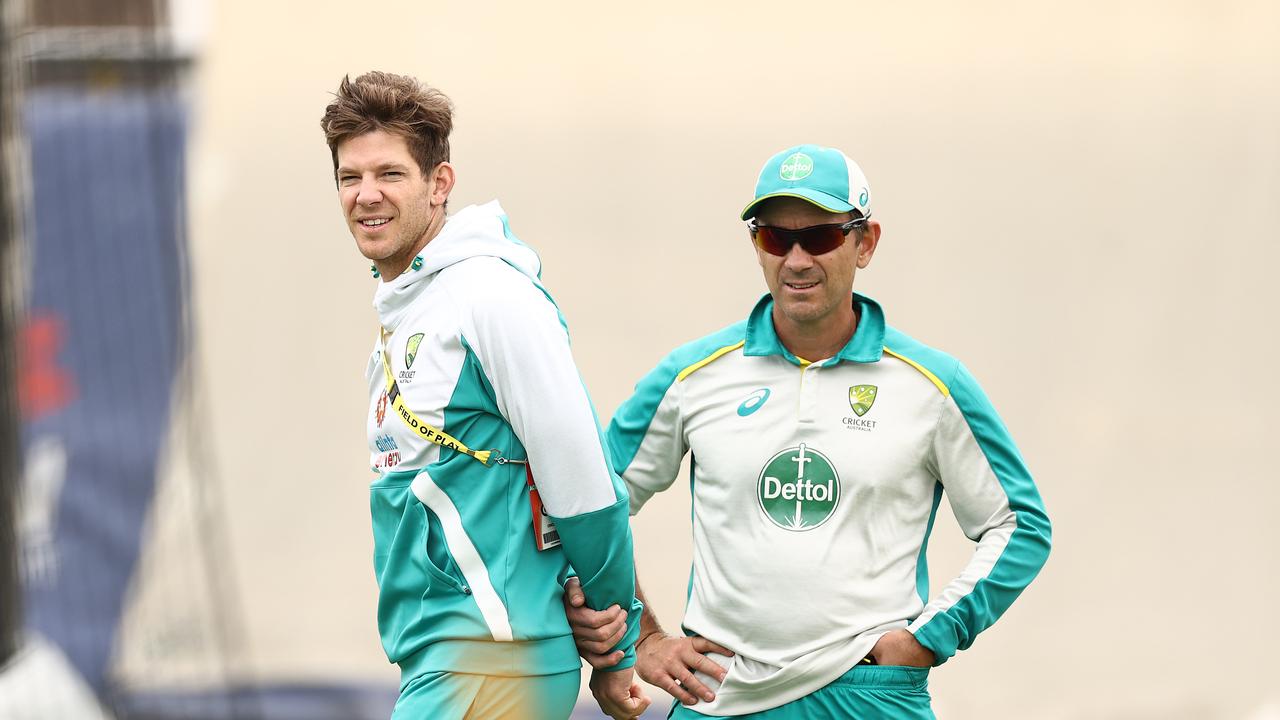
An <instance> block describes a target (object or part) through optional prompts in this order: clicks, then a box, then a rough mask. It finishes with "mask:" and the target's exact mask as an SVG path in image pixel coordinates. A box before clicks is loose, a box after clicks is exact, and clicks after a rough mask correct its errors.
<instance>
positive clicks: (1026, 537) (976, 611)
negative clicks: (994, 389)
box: [915, 365, 1052, 665]
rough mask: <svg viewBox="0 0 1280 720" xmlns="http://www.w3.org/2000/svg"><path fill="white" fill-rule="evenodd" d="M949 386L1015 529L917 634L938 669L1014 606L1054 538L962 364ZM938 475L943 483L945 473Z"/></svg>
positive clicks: (1012, 450) (1008, 440)
mask: <svg viewBox="0 0 1280 720" xmlns="http://www.w3.org/2000/svg"><path fill="white" fill-rule="evenodd" d="M949 387H950V390H951V399H952V400H953V401H954V402H955V404H956V406H957V407H958V408H959V410H960V413H961V414H962V415H963V417H964V420H965V422H966V423H967V424H968V427H969V430H970V431H971V433H972V439H973V441H976V444H977V449H978V450H979V451H980V452H981V453H982V455H983V456H984V457H985V459H986V462H987V464H988V465H989V466H990V467H991V470H992V473H993V474H994V475H995V478H996V480H997V481H998V482H999V484H1000V487H1001V488H1002V490H1003V492H1004V495H1005V496H1006V497H1007V498H1008V504H1009V511H1011V512H1012V516H1013V522H1012V525H1013V529H1012V532H1011V533H1010V534H1009V536H1008V541H1007V543H1006V544H1005V546H1004V548H1003V549H1002V550H1001V551H1000V554H999V556H998V557H997V558H996V560H995V563H994V564H993V565H992V566H991V568H990V571H989V572H988V573H987V574H986V575H985V577H982V578H981V579H979V580H978V581H977V582H976V583H975V584H974V586H973V588H972V590H970V591H969V592H968V593H967V594H965V595H964V596H963V597H962V598H960V600H959V601H958V602H956V603H955V604H953V605H952V606H951V607H949V608H947V609H946V610H944V611H942V612H939V613H937V614H936V615H934V616H933V617H932V618H931V619H929V620H928V622H927V623H925V624H924V625H923V626H921V627H920V628H918V629H916V630H915V636H916V639H917V640H918V641H919V642H920V644H922V645H924V646H925V647H927V648H929V649H930V650H932V651H933V653H934V655H935V656H936V657H935V664H938V665H940V664H942V663H943V662H946V660H947V659H948V658H950V657H951V656H952V655H954V654H955V653H956V651H957V650H964V649H966V648H968V647H969V646H970V645H971V644H972V643H973V641H974V639H975V638H976V637H977V635H978V633H980V632H982V631H983V630H985V629H987V628H988V627H990V626H991V625H992V624H993V623H995V621H996V620H997V619H999V617H1000V616H1001V615H1002V614H1003V613H1004V612H1005V611H1006V610H1007V609H1008V608H1009V606H1010V605H1012V604H1013V601H1014V600H1015V599H1017V597H1018V595H1019V594H1021V593H1022V591H1023V590H1024V589H1025V588H1026V587H1027V586H1028V585H1029V584H1030V583H1031V581H1032V580H1033V579H1034V578H1035V577H1036V575H1037V574H1038V573H1039V572H1040V569H1041V568H1042V567H1043V566H1044V564H1045V561H1046V560H1047V559H1048V557H1049V548H1050V544H1051V536H1052V529H1051V526H1050V523H1049V517H1048V515H1047V514H1046V512H1045V509H1044V503H1043V501H1042V500H1041V499H1040V492H1039V491H1038V490H1037V489H1036V485H1035V482H1034V481H1033V480H1032V478H1031V473H1030V471H1028V470H1027V466H1026V463H1025V462H1024V461H1023V459H1022V455H1021V454H1020V453H1019V452H1018V449H1017V447H1016V446H1015V445H1014V444H1013V439H1012V437H1010V435H1009V431H1008V429H1007V428H1006V427H1005V425H1004V423H1003V422H1001V420H1000V417H999V415H997V414H996V411H995V408H993V407H992V406H991V402H990V401H989V400H988V399H987V396H986V394H985V393H983V391H982V389H981V388H980V387H979V386H978V383H977V381H976V380H974V378H973V377H972V376H971V375H970V374H969V372H968V370H966V369H965V368H964V367H963V366H962V365H961V366H958V367H957V369H956V375H955V378H954V380H952V382H951V383H949ZM970 447H972V445H971V444H970ZM939 470H940V471H941V473H942V474H943V476H944V484H945V476H946V470H947V468H946V467H945V466H944V467H940V468H939ZM947 495H948V497H949V498H951V502H952V505H953V506H956V505H958V504H963V503H964V502H965V498H964V497H960V498H956V497H953V493H952V488H951V487H948V488H947ZM981 542H982V538H979V543H981Z"/></svg>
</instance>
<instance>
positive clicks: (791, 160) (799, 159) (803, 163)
mask: <svg viewBox="0 0 1280 720" xmlns="http://www.w3.org/2000/svg"><path fill="white" fill-rule="evenodd" d="M812 172H813V158H811V157H809V156H808V155H805V154H804V153H791V154H790V155H788V156H787V159H785V160H783V161H782V167H780V168H778V176H779V177H781V178H782V179H783V180H787V181H789V182H794V181H796V180H803V179H805V178H807V177H809V175H810V173H812Z"/></svg>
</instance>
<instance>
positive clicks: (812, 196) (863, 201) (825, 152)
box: [742, 145, 871, 220]
mask: <svg viewBox="0 0 1280 720" xmlns="http://www.w3.org/2000/svg"><path fill="white" fill-rule="evenodd" d="M775 197H796V198H800V199H802V200H808V201H809V202H811V203H813V204H814V205H817V206H818V207H820V208H822V209H823V210H827V211H829V212H834V213H846V212H855V211H856V212H858V213H861V214H862V217H871V188H870V186H869V185H867V176H866V175H863V174H862V168H860V167H858V164H857V163H855V162H854V161H853V160H850V159H849V156H848V155H845V154H844V153H842V152H840V151H839V150H836V149H835V148H827V147H821V146H819V145H797V146H795V147H791V148H787V149H786V150H783V151H782V152H780V153H778V154H777V155H774V156H773V157H771V158H769V161H768V162H766V163H765V164H764V168H763V169H762V170H760V179H759V180H757V181H756V199H755V200H752V201H751V204H750V205H747V207H746V208H745V209H743V211H742V219H743V220H749V219H751V218H753V217H755V214H756V210H758V209H759V207H760V203H762V202H764V201H765V200H768V199H769V198H775Z"/></svg>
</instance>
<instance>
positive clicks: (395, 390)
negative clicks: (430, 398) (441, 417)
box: [382, 329, 515, 467]
mask: <svg viewBox="0 0 1280 720" xmlns="http://www.w3.org/2000/svg"><path fill="white" fill-rule="evenodd" d="M387 335H388V334H387V331H386V330H385V329H384V330H383V331H382V370H383V373H384V374H385V375H386V376H387V401H388V402H390V403H391V406H392V407H393V408H395V411H396V414H397V415H399V416H400V419H401V420H404V424H405V425H408V426H409V427H410V428H412V429H413V431H414V432H416V433H418V435H419V436H421V437H422V438H424V439H426V440H428V441H430V442H433V443H435V444H437V445H439V446H440V447H446V448H449V449H450V450H457V451H458V452H460V453H462V454H464V455H470V456H471V457H472V458H474V459H476V460H479V461H480V464H481V465H484V466H486V467H488V465H489V460H490V457H491V456H492V455H493V451H492V450H472V449H471V448H469V447H467V446H466V445H465V444H463V442H462V441H461V440H459V439H458V438H456V437H454V436H452V435H450V434H449V433H447V432H445V431H443V430H441V429H440V428H437V427H435V426H434V425H431V424H430V423H427V422H425V421H423V420H420V419H419V418H418V416H417V415H416V414H414V412H413V410H410V409H409V406H408V405H406V404H405V402H404V398H403V397H401V395H400V386H399V385H397V384H396V379H395V376H393V375H392V374H391V357H390V356H389V355H388V354H387ZM497 460H498V464H499V465H502V464H505V463H507V462H515V461H514V460H507V459H506V458H504V457H501V454H500V453H499V457H498V459H497Z"/></svg>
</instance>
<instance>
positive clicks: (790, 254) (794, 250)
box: [782, 243, 813, 270]
mask: <svg viewBox="0 0 1280 720" xmlns="http://www.w3.org/2000/svg"><path fill="white" fill-rule="evenodd" d="M782 264H783V265H786V266H787V269H788V270H803V269H805V268H807V267H810V266H812V265H813V256H812V255H810V254H809V253H808V252H806V251H805V249H804V248H802V247H800V243H794V244H792V246H791V249H790V250H788V251H787V254H786V256H785V257H784V258H783V259H782Z"/></svg>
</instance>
